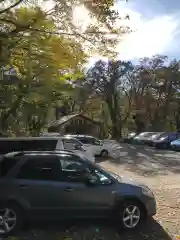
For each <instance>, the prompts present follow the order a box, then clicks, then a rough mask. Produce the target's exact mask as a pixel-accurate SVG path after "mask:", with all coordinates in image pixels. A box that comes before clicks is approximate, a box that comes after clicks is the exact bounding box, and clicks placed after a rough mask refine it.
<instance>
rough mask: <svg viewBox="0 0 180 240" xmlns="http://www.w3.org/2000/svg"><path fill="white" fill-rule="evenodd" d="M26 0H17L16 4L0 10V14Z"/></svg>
mask: <svg viewBox="0 0 180 240" xmlns="http://www.w3.org/2000/svg"><path fill="white" fill-rule="evenodd" d="M23 1H24V0H18V1H17V2H15V3H14V4H12V5H11V6H9V7H8V8H5V9H3V10H1V11H0V14H2V13H5V12H8V11H9V10H10V9H12V8H14V7H16V6H18V5H19V4H20V3H22V2H23Z"/></svg>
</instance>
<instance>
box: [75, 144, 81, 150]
mask: <svg viewBox="0 0 180 240" xmlns="http://www.w3.org/2000/svg"><path fill="white" fill-rule="evenodd" d="M74 149H75V150H81V149H82V148H81V145H79V144H76V145H75V146H74Z"/></svg>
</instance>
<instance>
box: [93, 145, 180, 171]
mask: <svg viewBox="0 0 180 240" xmlns="http://www.w3.org/2000/svg"><path fill="white" fill-rule="evenodd" d="M104 161H107V159H103V158H99V159H97V162H98V163H100V162H104ZM108 161H110V162H112V163H114V164H120V165H123V166H124V167H125V169H127V170H129V171H133V172H136V173H137V174H139V175H143V176H149V175H157V174H158V175H159V174H161V175H165V174H167V172H173V173H177V174H179V173H180V153H179V152H173V151H169V150H156V149H154V148H151V147H146V146H141V145H130V144H125V143H120V149H119V150H117V151H116V153H115V157H113V158H109V159H108Z"/></svg>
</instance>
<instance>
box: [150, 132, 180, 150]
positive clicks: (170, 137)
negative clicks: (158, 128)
mask: <svg viewBox="0 0 180 240" xmlns="http://www.w3.org/2000/svg"><path fill="white" fill-rule="evenodd" d="M178 138H180V133H164V134H163V135H161V136H159V138H157V139H156V140H154V141H153V146H154V147H156V148H161V149H168V148H170V144H171V142H172V141H174V140H176V139H178Z"/></svg>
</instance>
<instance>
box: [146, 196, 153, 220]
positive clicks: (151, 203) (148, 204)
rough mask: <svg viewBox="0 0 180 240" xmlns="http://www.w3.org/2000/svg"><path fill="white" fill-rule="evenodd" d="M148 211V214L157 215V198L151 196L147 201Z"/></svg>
mask: <svg viewBox="0 0 180 240" xmlns="http://www.w3.org/2000/svg"><path fill="white" fill-rule="evenodd" d="M145 207H146V212H147V215H148V216H154V215H156V200H155V198H150V199H148V200H146V202H145Z"/></svg>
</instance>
